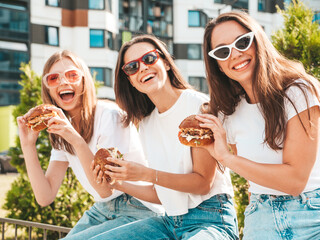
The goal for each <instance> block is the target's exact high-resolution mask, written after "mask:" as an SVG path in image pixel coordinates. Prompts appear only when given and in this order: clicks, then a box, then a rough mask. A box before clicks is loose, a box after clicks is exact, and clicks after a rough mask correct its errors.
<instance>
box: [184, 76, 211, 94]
mask: <svg viewBox="0 0 320 240" xmlns="http://www.w3.org/2000/svg"><path fill="white" fill-rule="evenodd" d="M189 83H190V85H191V86H193V87H194V88H195V89H196V90H198V91H200V92H203V93H207V94H208V93H209V90H208V85H207V81H206V79H205V78H204V77H189Z"/></svg>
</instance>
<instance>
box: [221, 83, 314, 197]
mask: <svg viewBox="0 0 320 240" xmlns="http://www.w3.org/2000/svg"><path fill="white" fill-rule="evenodd" d="M305 92H306V93H307V97H308V102H309V107H312V106H316V105H317V106H319V101H318V99H317V98H316V97H315V96H313V95H312V94H311V93H310V92H308V91H305ZM287 95H288V97H289V98H290V99H291V100H292V101H293V103H294V104H295V106H296V108H297V110H298V112H299V113H300V112H302V111H304V110H306V109H307V103H306V100H305V98H304V95H303V93H302V92H301V90H300V88H298V87H297V86H292V87H290V88H289V89H288V90H287ZM284 104H285V112H286V116H287V121H289V120H290V119H291V118H292V117H294V116H296V115H297V113H296V111H295V109H294V107H293V106H292V104H291V103H290V102H289V101H288V99H286V100H285V103H284ZM258 107H259V104H249V103H248V102H247V101H246V99H245V98H242V99H241V101H240V102H239V104H238V106H237V107H236V110H235V112H234V113H233V114H232V115H231V116H227V117H226V120H225V122H224V127H225V129H226V131H227V136H228V141H229V143H230V144H236V147H237V153H238V155H239V156H241V157H244V158H247V159H249V160H251V161H254V162H257V163H267V164H282V155H283V150H277V151H275V150H273V149H271V148H270V147H269V146H268V145H267V143H263V141H264V138H265V121H264V118H263V116H262V114H261V112H260V110H259V108H258ZM282 147H283V146H282ZM319 151H320V147H319V148H318V154H317V159H316V162H315V164H314V167H313V169H312V171H311V174H310V177H309V180H308V183H307V185H306V187H305V189H304V190H303V192H307V191H311V190H314V189H317V188H319V187H320V174H319V173H320V159H319V158H320V154H319V153H320V152H319ZM301 161H303V159H301ZM249 191H250V192H252V193H256V194H273V195H286V193H283V192H280V191H277V190H274V189H271V188H267V187H263V186H261V185H258V184H256V183H254V182H251V181H250V188H249Z"/></svg>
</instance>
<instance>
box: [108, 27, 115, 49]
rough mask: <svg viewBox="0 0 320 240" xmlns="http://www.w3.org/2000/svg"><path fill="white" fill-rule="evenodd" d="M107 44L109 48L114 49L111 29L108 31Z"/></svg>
mask: <svg viewBox="0 0 320 240" xmlns="http://www.w3.org/2000/svg"><path fill="white" fill-rule="evenodd" d="M107 44H108V48H109V49H114V48H113V45H114V44H113V36H112V32H109V31H107Z"/></svg>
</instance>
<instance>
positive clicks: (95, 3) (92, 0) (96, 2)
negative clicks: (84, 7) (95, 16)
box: [89, 0, 104, 10]
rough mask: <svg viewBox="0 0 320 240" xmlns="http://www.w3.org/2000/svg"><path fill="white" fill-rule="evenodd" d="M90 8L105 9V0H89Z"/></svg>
mask: <svg viewBox="0 0 320 240" xmlns="http://www.w3.org/2000/svg"><path fill="white" fill-rule="evenodd" d="M89 9H96V10H104V0H89Z"/></svg>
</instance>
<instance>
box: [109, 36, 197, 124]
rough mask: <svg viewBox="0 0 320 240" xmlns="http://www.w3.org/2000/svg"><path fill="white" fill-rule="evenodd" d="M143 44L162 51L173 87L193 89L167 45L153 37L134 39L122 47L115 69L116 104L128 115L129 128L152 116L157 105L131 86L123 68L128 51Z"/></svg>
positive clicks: (161, 55) (125, 121)
mask: <svg viewBox="0 0 320 240" xmlns="http://www.w3.org/2000/svg"><path fill="white" fill-rule="evenodd" d="M143 42H145V43H151V44H152V45H153V46H154V47H155V48H156V49H158V50H159V51H160V53H159V55H160V57H161V58H162V59H163V60H165V61H166V62H167V63H168V65H169V67H170V70H169V71H168V76H169V79H170V82H171V85H172V86H173V87H175V88H178V89H187V88H191V86H190V85H189V84H188V82H186V81H185V80H184V79H183V77H182V75H181V73H180V71H179V70H178V68H177V66H176V65H175V63H174V61H173V59H172V57H171V55H170V53H169V52H168V50H167V49H166V46H165V43H163V42H162V41H160V40H159V39H158V38H156V37H155V36H153V35H140V36H137V37H134V38H133V39H131V40H130V41H129V42H126V43H125V44H123V45H122V47H121V49H120V51H119V55H118V61H117V65H116V69H115V84H114V91H115V96H116V103H117V104H118V105H119V106H120V108H122V109H123V110H124V111H126V113H127V116H126V117H125V119H124V125H125V126H128V125H129V123H130V122H133V123H135V124H137V123H138V122H139V121H141V120H142V119H143V118H144V117H146V116H148V115H150V114H151V112H152V111H153V109H154V108H155V105H154V104H153V102H152V101H151V100H150V98H149V97H148V96H147V95H146V94H145V93H142V92H139V91H138V90H137V89H136V88H134V87H133V86H132V85H131V83H130V80H129V78H128V76H127V75H126V74H125V73H124V71H123V70H122V66H123V65H124V55H125V54H126V52H127V50H128V49H129V48H130V47H132V46H133V45H134V44H136V43H143Z"/></svg>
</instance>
